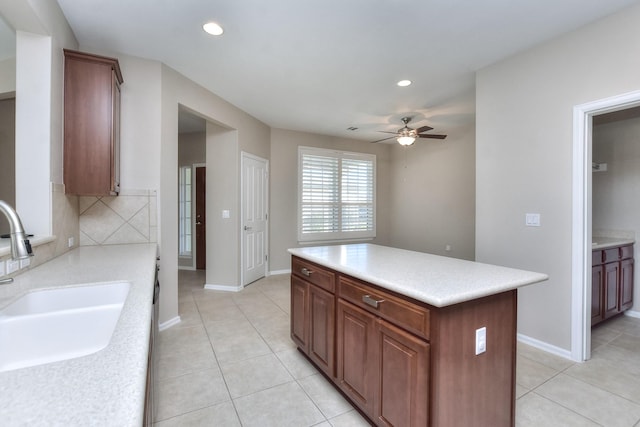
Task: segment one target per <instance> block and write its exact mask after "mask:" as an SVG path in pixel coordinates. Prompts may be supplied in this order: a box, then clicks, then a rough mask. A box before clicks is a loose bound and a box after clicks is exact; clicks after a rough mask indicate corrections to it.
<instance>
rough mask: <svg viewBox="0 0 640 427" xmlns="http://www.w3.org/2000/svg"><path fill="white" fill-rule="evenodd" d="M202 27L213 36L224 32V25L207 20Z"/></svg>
mask: <svg viewBox="0 0 640 427" xmlns="http://www.w3.org/2000/svg"><path fill="white" fill-rule="evenodd" d="M202 29H203V30H204V31H205V32H207V33H209V34H211V35H212V36H220V35H222V33H224V30H223V29H222V27H221V26H220V25H218V24H216V23H215V22H207V23H206V24H204V25H203V26H202Z"/></svg>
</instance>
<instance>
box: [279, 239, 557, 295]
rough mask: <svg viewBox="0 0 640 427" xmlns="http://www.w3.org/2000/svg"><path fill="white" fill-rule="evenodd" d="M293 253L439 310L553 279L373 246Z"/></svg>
mask: <svg viewBox="0 0 640 427" xmlns="http://www.w3.org/2000/svg"><path fill="white" fill-rule="evenodd" d="M289 253H290V254H292V255H295V256H298V257H300V258H303V259H306V260H308V261H311V262H315V263H317V264H320V265H323V266H326V267H328V268H330V269H333V270H335V271H338V272H340V273H344V274H347V275H349V276H352V277H355V278H358V279H361V280H364V281H366V282H369V283H372V284H374V285H378V286H380V287H382V288H385V289H389V290H391V291H394V292H397V293H399V294H402V295H405V296H408V297H410V298H413V299H415V300H418V301H422V302H425V303H427V304H431V305H433V306H435V307H445V306H448V305H452V304H457V303H461V302H465V301H470V300H474V299H477V298H482V297H485V296H489V295H494V294H498V293H501V292H505V291H509V290H512V289H516V288H519V287H521V286H525V285H530V284H533V283H537V282H542V281H544V280H547V279H548V278H549V277H548V276H547V275H546V274H542V273H534V272H531V271H525V270H517V269H513V268H507V267H500V266H496V265H491V264H482V263H478V262H473V261H466V260H461V259H457V258H449V257H443V256H438V255H432V254H427V253H422V252H414V251H408V250H403V249H397V248H391V247H387V246H378V245H372V244H353V245H339V246H315V247H306V248H295V249H289Z"/></svg>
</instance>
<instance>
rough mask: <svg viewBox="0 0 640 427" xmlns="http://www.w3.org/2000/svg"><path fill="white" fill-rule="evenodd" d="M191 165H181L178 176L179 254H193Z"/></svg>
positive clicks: (186, 255)
mask: <svg viewBox="0 0 640 427" xmlns="http://www.w3.org/2000/svg"><path fill="white" fill-rule="evenodd" d="M191 171H192V168H191V166H181V167H180V176H179V177H178V191H179V197H178V206H179V208H178V209H179V222H180V224H179V227H178V228H179V232H180V236H179V252H178V254H179V256H185V257H189V256H191V242H192V240H191V235H192V232H191V209H192V204H191V194H192V192H191V190H192V186H191V182H192V179H191V177H192V174H191Z"/></svg>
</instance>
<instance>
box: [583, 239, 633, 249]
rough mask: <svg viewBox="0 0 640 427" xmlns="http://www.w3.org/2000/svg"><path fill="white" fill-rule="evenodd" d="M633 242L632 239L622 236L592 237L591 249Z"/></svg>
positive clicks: (631, 243)
mask: <svg viewBox="0 0 640 427" xmlns="http://www.w3.org/2000/svg"><path fill="white" fill-rule="evenodd" d="M634 243H635V240H634V239H628V238H622V237H594V238H593V242H592V249H608V248H614V247H616V246H625V245H633V244H634Z"/></svg>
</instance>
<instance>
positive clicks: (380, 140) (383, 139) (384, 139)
mask: <svg viewBox="0 0 640 427" xmlns="http://www.w3.org/2000/svg"><path fill="white" fill-rule="evenodd" d="M389 133H391V132H389ZM393 138H395V136H390V137H388V138H382V139H379V140H377V141H371V143H372V144H373V143H375V142H382V141H386V140H387V139H393Z"/></svg>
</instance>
